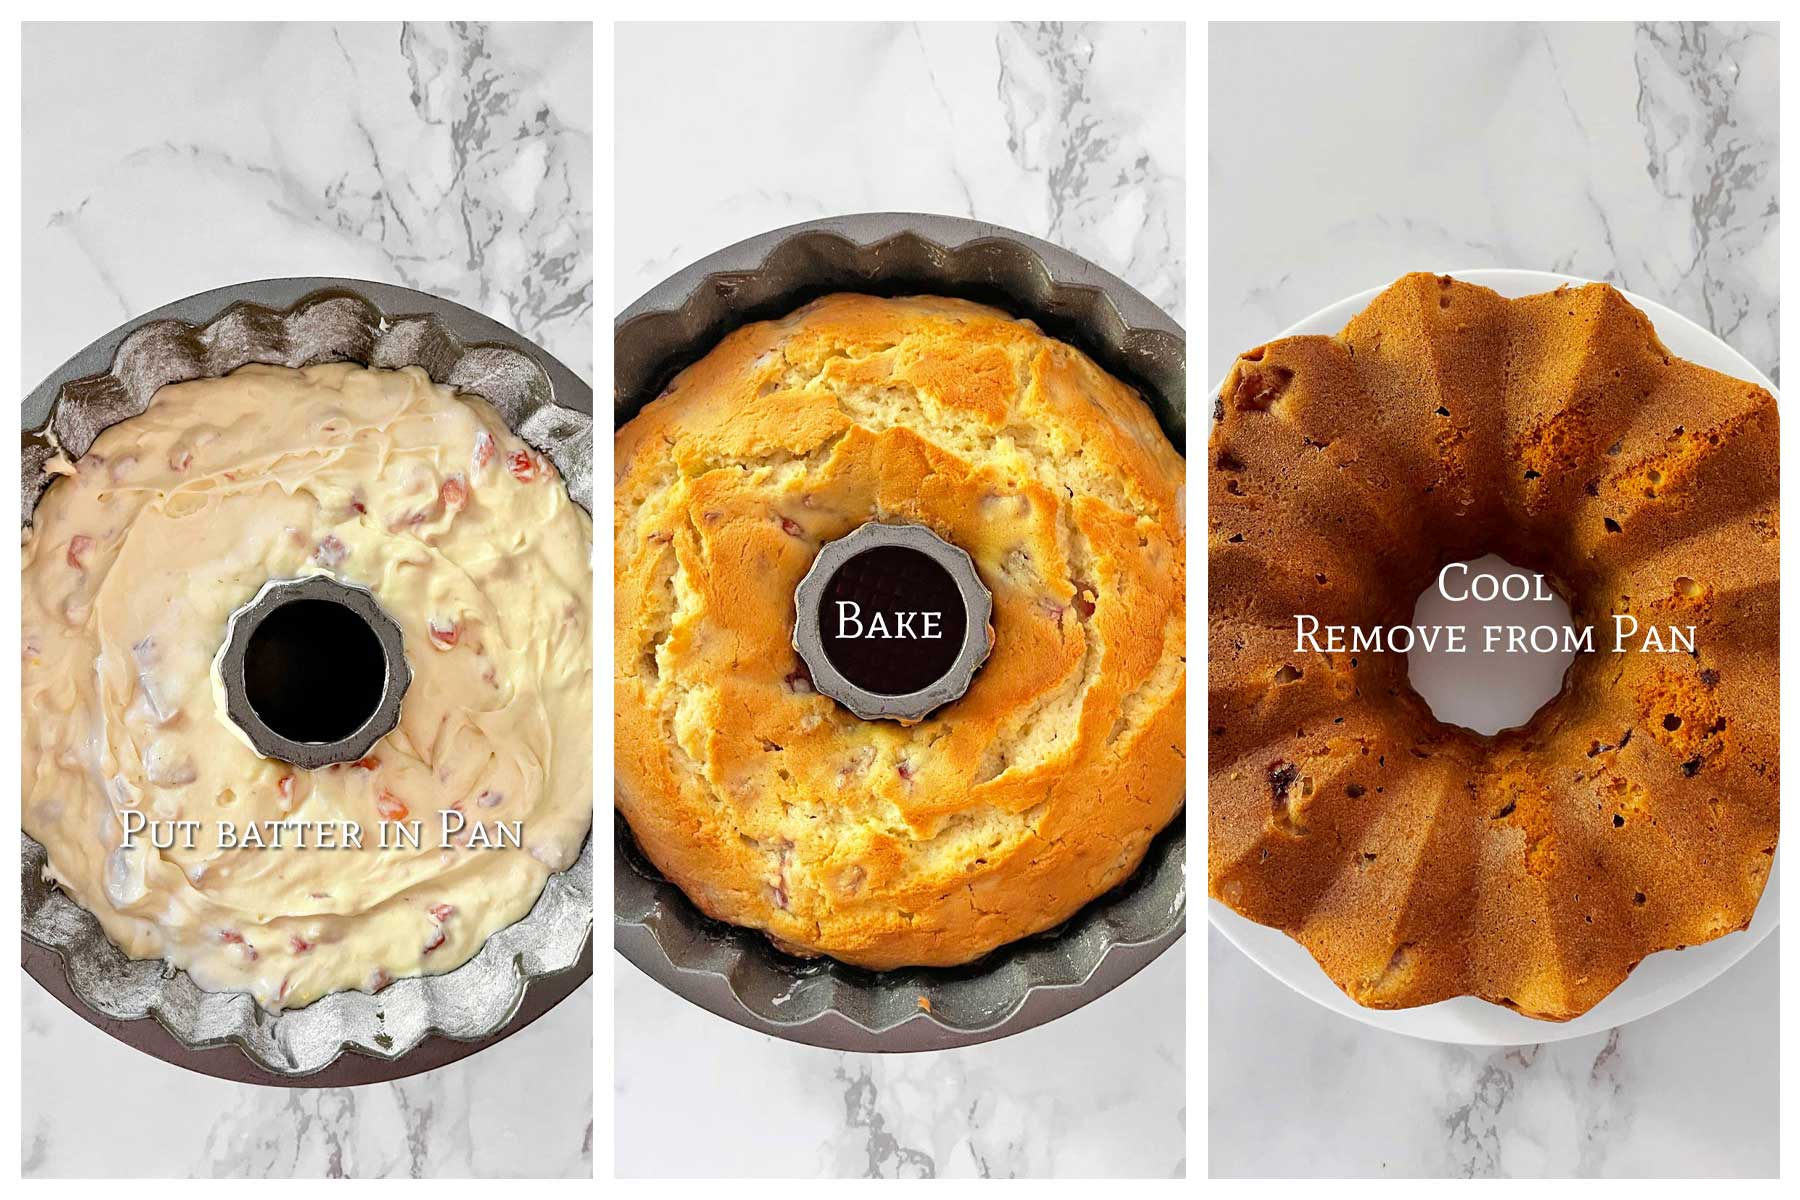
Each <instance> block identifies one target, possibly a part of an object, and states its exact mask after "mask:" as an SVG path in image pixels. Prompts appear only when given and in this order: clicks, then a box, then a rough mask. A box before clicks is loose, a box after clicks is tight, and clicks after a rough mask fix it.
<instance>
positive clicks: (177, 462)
mask: <svg viewBox="0 0 1800 1200" xmlns="http://www.w3.org/2000/svg"><path fill="white" fill-rule="evenodd" d="M47 469H49V470H51V471H54V472H56V473H58V474H61V475H64V476H66V477H67V478H64V479H60V480H58V481H57V482H56V483H54V484H53V485H52V486H51V487H50V488H49V489H48V491H46V493H45V494H44V496H43V498H42V500H41V501H40V502H39V504H38V506H37V510H36V513H35V514H34V518H33V523H32V526H31V527H30V529H29V530H28V531H27V533H26V537H25V544H24V552H23V559H24V577H23V588H22V608H23V639H24V641H23V668H22V676H23V757H22V769H23V796H24V828H25V831H26V832H27V833H29V834H30V835H31V836H33V837H34V838H36V839H37V840H38V841H40V842H41V843H43V844H44V846H45V847H46V848H47V849H48V851H49V867H48V872H47V873H48V876H49V878H50V879H52V880H53V881H54V882H55V883H56V884H57V885H58V886H60V887H61V888H62V889H63V890H64V891H65V892H67V893H68V894H69V895H70V896H72V897H73V898H74V899H75V900H76V901H77V902H78V903H80V904H81V905H82V906H83V907H84V908H86V909H88V910H89V911H91V912H92V913H94V915H95V916H96V917H98V918H99V920H100V922H101V924H102V926H103V927H104V928H105V930H106V933H107V935H108V936H109V937H110V938H111V939H112V940H113V942H114V943H116V944H117V945H118V946H119V947H120V948H121V949H123V950H124V951H125V953H127V954H128V955H130V956H131V957H133V958H163V959H166V960H168V961H169V962H170V963H172V964H173V965H175V966H177V967H180V968H182V969H184V970H186V971H187V972H188V973H189V975H190V976H192V978H193V979H194V981H195V982H196V983H197V984H199V985H200V986H201V987H203V988H206V989H208V990H213V991H243V992H249V993H250V994H252V995H253V996H255V998H256V999H257V1001H258V1002H259V1003H260V1004H262V1005H263V1006H264V1007H265V1008H269V1009H272V1010H274V1009H282V1008H294V1007H299V1006H301V1005H304V1004H307V1003H310V1002H311V1001H313V1000H315V999H317V998H319V997H320V996H323V995H326V994H328V993H331V992H334V991H341V990H346V989H352V988H358V989H362V990H365V991H376V990H379V989H380V988H382V987H384V986H385V985H386V984H387V983H389V982H390V981H391V980H393V979H395V978H398V977H402V976H408V975H421V974H436V973H439V972H443V971H448V970H451V969H452V968H454V967H456V966H459V965H460V964H462V963H463V962H465V961H467V960H468V959H469V958H470V957H471V956H473V955H474V954H475V953H476V952H477V951H479V950H480V948H481V946H482V944H483V943H484V942H485V941H486V940H487V937H488V936H489V935H490V934H491V933H493V932H494V931H496V930H498V929H501V928H503V927H505V926H507V925H510V924H512V923H513V922H514V921H517V920H518V919H520V918H521V917H523V916H524V915H525V914H526V913H527V912H528V911H529V910H530V908H531V906H532V904H533V903H534V902H535V901H536V899H537V897H538V894H539V893H540V892H541V891H542V890H543V887H544V883H545V881H546V880H547V879H548V877H549V876H550V874H551V873H552V872H555V871H560V870H562V869H564V868H566V867H568V866H569V865H570V864H571V863H573V862H574V860H575V858H576V857H577V855H578V854H579V852H580V850H581V845H582V842H583V841H584V840H585V838H586V836H587V833H588V829H589V826H590V824H591V822H592V817H593V807H592V789H593V760H592V750H591V745H592V742H591V731H592V723H593V699H592V674H593V656H592V629H591V616H590V611H591V607H592V588H593V583H592V574H591V569H590V565H589V555H590V547H591V544H592V531H591V525H590V521H589V518H588V516H587V514H585V513H584V512H582V511H581V509H580V508H578V507H577V506H576V505H574V504H573V503H572V502H571V501H570V500H569V497H568V494H567V492H566V491H565V489H564V487H563V485H562V481H561V479H560V477H559V476H558V475H557V473H556V470H555V468H554V467H552V466H551V464H550V463H549V462H548V461H547V460H546V459H544V458H543V457H542V456H541V455H539V454H538V453H537V452H535V451H534V450H532V449H531V448H530V447H528V446H527V445H525V443H523V442H522V441H520V440H519V439H518V438H516V437H514V436H513V435H512V434H511V433H510V432H509V431H508V429H507V428H506V426H505V424H504V422H503V421H502V420H501V419H500V416H499V414H498V413H496V412H495V411H494V409H493V408H492V407H491V406H490V405H488V404H487V403H486V402H485V401H482V400H479V399H475V398H471V397H465V396H459V395H457V394H456V393H454V392H452V391H451V390H450V389H448V388H444V387H439V386H436V385H434V384H432V383H431V381H430V380H429V378H428V377H427V376H426V375H425V373H424V372H423V371H421V370H419V369H418V368H416V367H409V368H406V369H405V370H402V371H385V370H369V369H366V368H363V367H360V366H356V365H353V364H341V363H339V364H330V365H325V366H316V367H308V368H305V369H304V370H291V369H288V368H283V367H267V366H249V367H244V368H242V369H240V370H238V371H235V372H233V373H232V374H230V375H228V376H226V377H224V378H219V379H207V380H197V381H194V382H190V383H181V384H174V385H170V386H168V387H165V388H163V389H161V390H160V391H158V392H157V394H156V396H155V397H154V399H153V400H152V402H151V404H150V406H149V408H148V409H147V411H146V412H145V413H144V414H142V415H141V416H138V417H134V418H131V419H129V420H126V421H123V422H121V423H119V424H117V425H114V426H113V427H111V428H109V429H107V430H106V431H104V432H103V433H101V435H100V436H99V438H98V439H97V440H96V442H95V443H94V446H93V448H92V449H91V450H90V451H89V453H87V454H86V455H85V456H83V457H82V458H81V459H80V460H79V461H77V462H74V463H70V462H69V461H68V460H67V459H66V458H64V457H60V456H59V457H58V458H56V459H54V460H53V461H52V463H51V464H50V465H49V467H48V468H47ZM311 574H327V575H331V576H333V577H334V578H337V579H340V580H342V581H343V582H345V583H349V584H355V585H358V586H361V587H365V588H368V589H369V590H370V591H371V592H373V593H374V595H375V597H376V599H377V600H378V601H379V602H380V604H381V605H382V607H383V608H384V609H385V610H386V611H387V612H388V613H389V614H390V615H391V616H392V617H393V618H394V620H395V621H397V622H398V623H399V625H400V627H401V629H402V632H403V636H404V641H405V650H406V657H407V661H408V662H409V664H410V665H411V667H412V671H413V681H412V685H411V688H410V689H409V690H408V692H407V694H406V698H405V701H404V704H403V705H402V710H401V717H400V724H399V726H398V727H397V728H396V729H395V730H394V731H393V732H392V733H390V734H388V735H387V736H386V737H385V738H383V739H382V740H381V741H380V742H379V743H377V745H376V746H375V748H374V750H373V751H372V752H371V753H370V754H369V755H368V756H367V757H365V758H363V759H362V760H360V761H358V762H355V763H345V764H339V765H336V766H332V767H326V768H322V769H319V770H316V771H306V770H301V769H298V768H295V767H292V766H289V765H287V764H285V763H281V762H277V761H273V760H269V759H264V758H261V757H259V756H258V755H257V754H256V752H255V751H254V750H252V749H251V747H250V744H249V741H248V739H247V738H246V737H245V736H244V735H243V733H242V731H241V730H239V729H238V728H237V726H236V725H235V724H234V723H233V722H232V721H231V719H230V718H229V717H228V716H227V715H226V712H225V708H224V704H223V701H222V683H221V681H220V680H219V678H218V676H217V668H216V667H215V665H214V656H215V655H216V653H217V651H218V649H219V644H220V642H221V641H222V640H223V638H224V636H225V628H226V622H227V620H228V618H229V617H230V615H231V614H232V613H233V612H234V611H236V610H237V609H238V608H240V607H241V606H242V605H244V604H245V603H246V602H247V601H248V600H249V599H250V598H251V597H252V596H253V595H255V593H256V591H257V589H259V588H260V587H261V586H262V585H263V584H264V583H265V582H266V581H268V580H270V579H282V578H297V577H301V576H306V575H311ZM322 652H324V653H328V652H329V651H322ZM127 812H136V813H141V814H143V816H144V817H145V819H146V820H145V822H137V821H135V820H134V821H133V824H134V825H140V824H147V823H159V824H160V823H169V822H180V821H193V822H195V823H196V825H195V829H196V834H195V836H194V837H192V838H191V839H189V841H191V844H184V842H183V841H182V840H181V839H167V838H164V839H160V840H164V841H168V840H174V841H175V844H174V845H173V846H171V847H170V848H168V849H156V848H154V847H153V846H152V845H151V838H150V837H149V836H148V835H147V834H140V835H139V836H138V837H137V838H136V839H135V843H134V844H133V845H131V846H126V845H124V844H123V839H122V833H123V829H122V818H123V815H124V814H125V813H127ZM445 813H452V814H458V815H457V816H454V817H451V818H446V817H445V816H444V814H445ZM283 820H290V821H295V822H304V823H308V824H318V825H321V826H324V825H329V824H332V823H337V822H354V823H355V824H357V825H358V826H360V828H361V829H362V831H363V836H362V837H361V839H360V842H361V844H360V846H358V845H346V844H345V839H343V838H341V837H339V838H335V839H332V845H333V846H335V847H337V848H327V847H325V846H323V845H315V844H314V843H313V842H312V841H305V840H304V839H289V842H290V843H292V842H294V841H296V840H301V841H304V844H300V845H296V844H286V845H283V846H281V847H279V848H260V849H259V848H254V847H249V846H245V845H243V844H242V841H243V839H242V831H243V830H244V829H245V828H246V827H249V826H252V825H262V824H264V823H267V822H275V821H283ZM415 821H416V822H418V824H419V826H420V827H421V829H422V837H421V839H420V844H419V845H418V846H416V847H413V846H408V845H405V844H404V842H403V840H402V844H401V845H399V846H398V848H395V847H394V846H393V845H392V843H394V842H395V841H396V840H397V839H396V838H395V837H394V836H392V834H390V836H388V837H387V838H385V839H384V838H383V837H381V836H380V831H381V830H382V828H383V827H384V824H385V825H386V827H388V828H389V829H398V828H400V827H403V826H407V825H409V824H410V823H412V822H415ZM446 821H448V825H449V826H450V827H452V828H455V829H456V830H457V832H455V833H454V834H453V836H452V837H451V838H450V839H449V844H445V842H444V839H442V838H440V836H439V833H440V831H441V830H442V829H443V828H445V825H446ZM514 823H516V826H515V825H514ZM477 826H479V827H480V828H481V830H483V831H484V833H483V834H476V833H474V832H473V831H474V830H475V829H476V827H477ZM500 827H505V828H506V829H507V830H508V831H509V832H510V830H511V829H512V828H515V827H516V828H517V830H518V831H519V833H520V835H521V836H520V837H519V839H518V844H517V845H513V844H512V843H511V839H510V838H505V837H503V838H494V837H490V836H485V834H491V833H493V832H494V831H496V830H497V829H498V828H500ZM233 829H235V830H236V831H237V833H238V837H237V838H236V839H235V840H236V841H237V843H238V844H236V845H231V844H230V843H231V842H232V840H233V839H232V838H231V836H230V833H231V831H232V830H233ZM383 841H387V842H388V843H390V845H389V846H388V847H387V848H384V847H383V846H382V844H381V843H382V842H383Z"/></svg>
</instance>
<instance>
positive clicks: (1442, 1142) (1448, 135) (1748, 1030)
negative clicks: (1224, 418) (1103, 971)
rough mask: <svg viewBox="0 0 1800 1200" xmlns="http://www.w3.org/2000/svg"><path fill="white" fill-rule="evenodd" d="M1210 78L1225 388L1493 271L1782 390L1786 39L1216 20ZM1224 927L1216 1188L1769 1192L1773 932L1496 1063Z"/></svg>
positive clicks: (1214, 1120) (1745, 33) (1495, 1056)
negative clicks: (1276, 66) (1240, 373)
mask: <svg viewBox="0 0 1800 1200" xmlns="http://www.w3.org/2000/svg"><path fill="white" fill-rule="evenodd" d="M1277 42H1278V43H1279V44H1280V45H1281V47H1282V56H1281V77H1282V79H1283V81H1284V86H1283V87H1281V88H1278V89H1270V88H1268V87H1266V86H1264V84H1265V81H1266V75H1265V69H1266V66H1267V55H1266V54H1264V53H1262V51H1263V50H1264V49H1266V48H1267V47H1268V46H1269V45H1271V44H1274V43H1277ZM1209 55H1210V77H1209V82H1208V86H1209V88H1210V98H1211V106H1210V121H1211V129H1210V130H1209V151H1208V188H1209V198H1210V220H1211V230H1210V247H1211V263H1210V270H1209V274H1210V278H1209V281H1208V295H1209V299H1210V308H1209V312H1208V332H1209V335H1210V337H1209V344H1208V351H1207V363H1208V366H1209V372H1208V377H1209V378H1210V379H1211V380H1213V381H1215V382H1216V381H1217V380H1219V379H1220V378H1222V377H1223V375H1224V373H1225V370H1226V368H1227V367H1228V366H1229V365H1230V362H1231V360H1232V358H1233V356H1234V355H1236V354H1237V353H1238V352H1239V351H1241V350H1244V349H1246V348H1248V347H1250V346H1254V345H1256V344H1258V343H1259V342H1262V341H1265V340H1267V339H1268V338H1269V337H1271V336H1272V335H1274V334H1275V333H1277V332H1278V331H1279V330H1281V329H1283V328H1285V327H1286V326H1287V325H1289V324H1291V323H1293V322H1294V321H1297V320H1299V319H1300V318H1302V317H1304V316H1307V315H1308V314H1310V313H1312V312H1315V311H1317V310H1318V309H1320V308H1322V307H1323V306H1325V305H1326V304H1328V303H1331V302H1333V301H1335V300H1338V299H1340V298H1342V297H1344V296H1348V295H1350V294H1352V293H1355V292H1358V291H1362V290H1363V289H1366V288H1370V287H1375V286H1379V285H1381V284H1384V283H1386V282H1388V281H1390V280H1391V279H1393V278H1394V277H1396V276H1397V275H1399V274H1401V273H1403V272H1406V271H1411V270H1453V269H1457V268H1470V267H1487V266H1505V267H1529V268H1539V269H1545V270H1553V271H1565V272H1570V273H1573V274H1577V275H1585V276H1588V277H1591V278H1596V279H1604V280H1610V281H1613V282H1615V283H1617V284H1619V285H1620V286H1623V287H1626V288H1629V289H1631V290H1634V291H1637V292H1640V293H1642V294H1644V295H1646V296H1649V297H1652V298H1655V299H1659V300H1662V301H1663V302H1665V303H1667V304H1668V305H1670V306H1671V307H1673V308H1675V309H1677V310H1678V311H1680V312H1682V313H1683V314H1685V315H1687V316H1689V317H1691V318H1693V319H1694V320H1696V321H1698V322H1700V323H1701V324H1702V325H1704V326H1706V327H1707V328H1710V329H1711V330H1712V331H1713V332H1715V333H1717V334H1718V335H1719V336H1721V337H1723V338H1724V339H1725V340H1726V341H1728V342H1729V343H1731V344H1732V345H1733V346H1735V347H1736V348H1737V349H1739V350H1740V351H1742V352H1743V353H1744V354H1745V355H1746V356H1748V357H1749V358H1750V359H1751V360H1752V361H1753V362H1754V363H1755V364H1756V365H1757V366H1758V367H1760V368H1762V369H1763V370H1765V371H1767V372H1768V373H1769V374H1770V375H1771V376H1775V375H1776V373H1777V369H1778V365H1779V364H1778V361H1777V345H1776V333H1777V329H1778V327H1779V307H1778V297H1777V255H1776V244H1777V233H1778V225H1779V219H1780V209H1779V204H1778V200H1777V192H1776V186H1777V184H1776V174H1777V145H1778V137H1777V128H1776V118H1777V112H1776V36H1775V31H1774V28H1773V27H1772V26H1747V25H1718V24H1714V25H1704V24H1703V25H1693V24H1670V25H1640V26H1633V25H1627V24H1612V25H1578V24H1555V25H1532V24H1510V25H1476V24H1442V25H1360V26H1321V25H1284V26H1281V27H1280V28H1279V29H1275V28H1269V27H1258V26H1253V25H1215V26H1213V28H1212V30H1211V42H1210V49H1209ZM1208 932H1209V941H1208V965H1209V968H1210V970H1209V974H1208V978H1209V984H1208V989H1209V1012H1208V1021H1209V1025H1208V1038H1209V1046H1210V1062H1209V1067H1210V1079H1209V1081H1208V1086H1209V1095H1210V1097H1211V1106H1210V1112H1209V1120H1208V1130H1209V1138H1208V1145H1209V1154H1210V1162H1209V1169H1210V1171H1211V1172H1212V1173H1213V1174H1216V1175H1228V1176H1268V1175H1317V1176H1333V1175H1344V1176H1367V1175H1395V1176H1398V1175H1423V1176H1543V1175H1581V1176H1620V1175H1634V1176H1635V1175H1672V1176H1738V1175H1749V1176H1758V1175H1770V1174H1773V1173H1774V1171H1775V1170H1776V1166H1777V1159H1776V1153H1777V1134H1776V1114H1777V1111H1778V1099H1779V1094H1778V1088H1779V1079H1778V1072H1777V1069H1776V1064H1775V1060H1774V1055H1773V1054H1772V1053H1771V1052H1770V1048H1771V1047H1773V1046H1774V1045H1776V1044H1777V1040H1778V1034H1779V1014H1778V1011H1777V997H1778V981H1777V975H1778V963H1779V946H1778V938H1775V937H1772V938H1770V939H1768V941H1767V942H1765V943H1764V944H1763V945H1761V946H1759V947H1758V948H1757V949H1756V950H1754V951H1753V952H1752V953H1751V954H1750V955H1749V956H1748V957H1746V958H1745V959H1744V960H1743V961H1742V962H1741V963H1739V964H1738V965H1737V966H1735V967H1734V968H1733V969H1732V970H1730V971H1728V972H1727V973H1726V974H1725V975H1724V976H1723V977H1721V978H1720V979H1718V980H1716V981H1714V982H1713V983H1712V984H1710V985H1708V986H1707V987H1705V988H1703V989H1702V990H1701V991H1700V992H1698V993H1696V994H1695V995H1693V996H1691V997H1689V998H1688V999H1686V1000H1684V1001H1682V1002H1681V1003H1679V1004H1676V1005H1673V1006H1671V1007H1670V1008H1667V1009H1665V1010H1663V1011H1662V1012H1660V1013H1657V1014H1655V1015H1654V1016H1652V1017H1649V1018H1646V1019H1644V1020H1641V1021H1637V1022H1634V1023H1632V1024H1630V1025H1627V1026H1625V1027H1623V1028H1620V1029H1616V1030H1613V1031H1611V1032H1609V1033H1604V1034H1595V1035H1591V1036H1588V1037H1582V1038H1576V1039H1572V1040H1569V1041H1566V1042H1557V1043H1550V1044H1545V1045H1540V1046H1523V1047H1512V1048H1501V1049H1492V1048H1487V1047H1459V1046H1444V1045H1438V1044H1435V1043H1428V1042H1422V1041H1416V1040H1412V1039H1408V1038H1405V1037H1400V1036H1397V1035H1393V1034H1389V1033H1385V1032H1380V1031H1376V1030H1374V1029H1370V1028H1368V1027H1366V1026H1362V1025H1359V1024H1356V1023H1354V1022H1352V1021H1349V1020H1347V1019H1345V1018H1343V1017H1340V1016H1338V1015H1336V1014H1334V1013H1332V1012H1329V1011H1327V1010H1326V1009H1324V1008H1321V1007H1319V1006H1317V1005H1315V1004H1313V1003H1312V1002H1310V1001H1308V1000H1305V999H1302V998H1301V997H1299V996H1298V995H1296V994H1295V993H1292V992H1290V991H1289V990H1288V989H1287V988H1285V987H1284V986H1283V985H1282V984H1280V983H1279V982H1277V981H1276V980H1275V979H1274V978H1272V977H1271V976H1269V975H1267V974H1266V973H1264V972H1263V970H1262V969H1261V968H1260V967H1258V966H1256V965H1255V964H1254V963H1252V962H1251V961H1250V960H1249V959H1247V958H1246V957H1245V956H1244V955H1243V954H1241V953H1240V952H1238V951H1237V950H1236V949H1235V948H1234V947H1233V946H1231V944H1230V943H1229V942H1227V941H1225V939H1224V938H1223V937H1221V936H1220V935H1219V934H1218V933H1217V932H1216V931H1212V930H1209V931H1208ZM1276 1113H1278V1114H1279V1119H1278V1120H1275V1119H1270V1114H1276Z"/></svg>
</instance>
